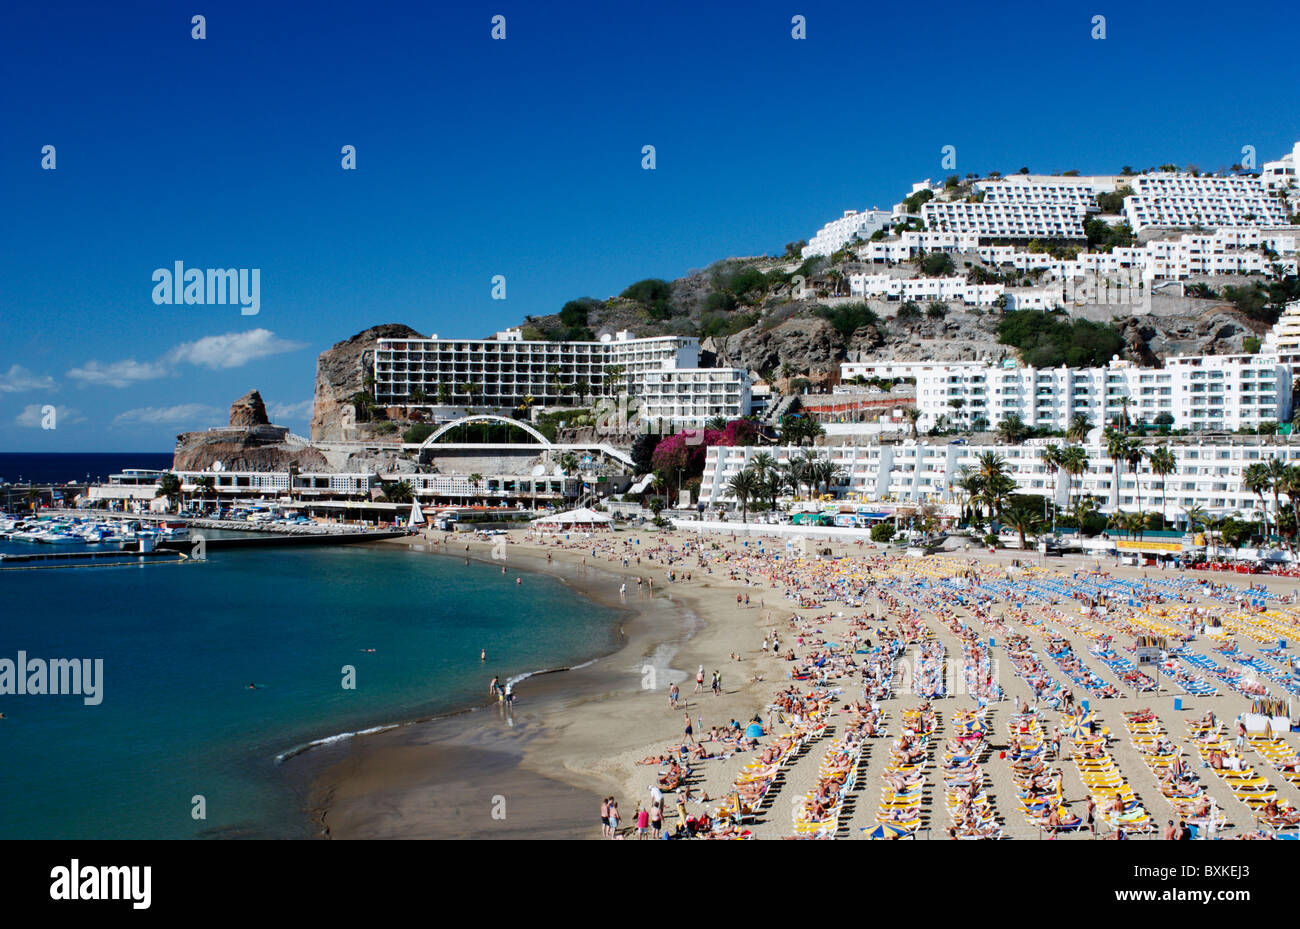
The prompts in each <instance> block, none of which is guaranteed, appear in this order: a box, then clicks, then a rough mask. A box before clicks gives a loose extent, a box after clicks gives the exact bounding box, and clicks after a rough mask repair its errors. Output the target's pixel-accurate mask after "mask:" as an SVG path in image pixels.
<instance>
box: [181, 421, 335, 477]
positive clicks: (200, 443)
mask: <svg viewBox="0 0 1300 929" xmlns="http://www.w3.org/2000/svg"><path fill="white" fill-rule="evenodd" d="M217 462H220V463H221V469H222V470H223V471H287V470H288V469H289V468H291V467H297V469H298V470H299V471H326V470H329V467H328V465H327V463H326V461H325V456H324V455H322V454H321V453H320V452H319V451H317V450H316V449H314V448H312V447H311V446H310V445H308V444H306V443H305V442H302V441H301V440H294V438H293V437H292V436H290V435H289V430H287V429H284V428H282V427H279V426H254V427H252V428H249V429H209V430H208V431H207V432H185V433H182V434H181V435H178V436H177V437H176V452H175V454H174V455H173V457H172V467H173V468H175V469H177V470H179V471H209V470H211V469H212V466H213V465H214V464H216V463H217Z"/></svg>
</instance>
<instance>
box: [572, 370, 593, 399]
mask: <svg viewBox="0 0 1300 929" xmlns="http://www.w3.org/2000/svg"><path fill="white" fill-rule="evenodd" d="M573 390H574V392H575V393H576V394H577V395H578V405H579V406H584V405H585V404H586V402H587V395H588V394H589V393H591V381H589V380H587V379H586V378H585V377H580V378H578V379H577V380H576V381H574V382H573Z"/></svg>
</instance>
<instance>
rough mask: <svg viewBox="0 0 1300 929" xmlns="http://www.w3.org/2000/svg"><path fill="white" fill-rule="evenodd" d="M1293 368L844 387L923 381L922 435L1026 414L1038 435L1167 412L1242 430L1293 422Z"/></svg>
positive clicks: (956, 372) (921, 370)
mask: <svg viewBox="0 0 1300 929" xmlns="http://www.w3.org/2000/svg"><path fill="white" fill-rule="evenodd" d="M1290 372H1291V369H1290V368H1289V367H1288V366H1287V365H1285V364H1283V363H1282V362H1281V361H1280V360H1279V358H1278V356H1277V355H1276V354H1259V355H1205V356H1177V357H1173V358H1169V359H1167V361H1166V367H1164V368H1142V367H1138V366H1137V365H1134V364H1132V363H1131V362H1128V361H1121V360H1118V359H1116V360H1113V361H1111V362H1110V364H1108V365H1107V366H1106V367H1104V368H1066V367H1061V368H1033V367H1021V366H1019V365H1016V364H1014V363H1011V362H1006V363H1000V364H995V363H992V362H935V361H921V362H890V361H883V362H845V363H843V364H842V365H841V366H840V377H841V379H842V380H846V381H847V380H850V379H852V378H855V377H858V376H862V377H867V378H882V379H890V380H897V379H899V378H913V379H915V381H916V406H917V409H919V410H920V412H921V417H920V419H919V420H918V421H917V428H918V429H931V428H934V427H935V426H936V425H938V424H939V422H940V420H941V419H942V420H944V421H945V422H946V423H947V424H949V425H952V426H956V427H965V428H972V427H974V426H975V424H976V421H977V420H983V421H984V428H986V429H996V428H997V426H998V425H999V424H1000V423H1001V422H1002V421H1003V420H1005V419H1007V418H1009V417H1011V416H1012V415H1015V416H1018V417H1019V418H1020V420H1021V421H1022V422H1023V423H1024V424H1025V425H1027V426H1030V427H1031V428H1036V429H1051V430H1054V431H1064V430H1065V429H1067V428H1068V427H1069V425H1070V422H1071V421H1072V420H1073V419H1074V417H1075V416H1079V415H1082V416H1086V417H1087V418H1088V420H1089V421H1090V422H1091V423H1092V424H1093V426H1094V427H1100V426H1103V425H1107V424H1109V423H1111V422H1113V421H1114V420H1116V419H1119V418H1120V417H1122V416H1123V415H1124V410H1125V406H1124V402H1123V401H1124V399H1125V398H1127V400H1128V414H1127V415H1128V418H1129V421H1130V422H1133V423H1139V422H1141V423H1146V424H1148V425H1151V424H1154V423H1155V422H1156V419H1157V417H1159V416H1160V414H1162V413H1167V414H1168V415H1169V416H1171V417H1173V423H1172V428H1174V429H1189V430H1197V431H1202V430H1214V431H1234V430H1236V429H1238V428H1241V427H1243V426H1246V427H1250V428H1257V427H1259V426H1261V425H1265V424H1270V423H1277V422H1284V421H1286V420H1288V419H1289V418H1290V416H1291V373H1290Z"/></svg>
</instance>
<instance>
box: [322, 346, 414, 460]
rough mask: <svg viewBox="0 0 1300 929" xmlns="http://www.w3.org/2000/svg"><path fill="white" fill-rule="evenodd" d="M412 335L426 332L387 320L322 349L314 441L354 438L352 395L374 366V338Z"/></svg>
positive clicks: (361, 385) (363, 388)
mask: <svg viewBox="0 0 1300 929" xmlns="http://www.w3.org/2000/svg"><path fill="white" fill-rule="evenodd" d="M409 338H415V339H418V338H423V336H422V335H421V334H420V333H418V332H416V331H415V330H414V329H412V328H411V327H410V326H403V325H402V324H400V323H386V324H384V325H382V326H371V327H370V328H369V329H366V330H365V331H364V332H358V333H357V334H356V335H354V336H352V338H350V339H345V340H344V341H342V342H339V343H337V344H336V345H334V346H333V347H332V348H328V349H326V350H325V351H323V352H321V354H320V357H319V358H318V359H316V399H315V403H314V405H313V407H312V416H311V437H312V440H313V441H316V442H338V441H342V440H345V439H349V438H355V435H353V431H354V430H355V427H356V410H355V409H354V408H353V406H352V403H351V401H350V398H351V397H352V396H353V395H355V394H357V393H360V392H361V391H363V390H365V389H366V383H365V376H366V373H367V372H369V371H371V370H372V369H373V368H374V360H375V342H376V341H378V340H379V339H409Z"/></svg>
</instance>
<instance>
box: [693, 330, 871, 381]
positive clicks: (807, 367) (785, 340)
mask: <svg viewBox="0 0 1300 929" xmlns="http://www.w3.org/2000/svg"><path fill="white" fill-rule="evenodd" d="M864 338H865V335H864ZM708 348H710V349H711V350H712V351H713V352H714V353H715V354H716V358H717V364H718V366H719V367H724V368H744V369H745V370H746V371H762V372H771V373H773V374H775V375H778V376H779V375H780V372H781V371H782V369H783V368H784V367H785V366H786V365H789V367H790V369H791V371H792V372H794V373H798V374H803V373H812V374H820V373H824V372H825V371H827V370H829V369H831V368H837V367H838V365H839V362H840V361H841V360H843V358H844V350H845V345H844V338H843V337H842V336H841V335H840V333H839V332H838V331H837V330H836V329H835V327H834V326H832V325H831V324H830V323H828V322H827V321H826V320H824V319H818V318H816V317H808V318H795V319H787V320H786V321H785V322H783V323H780V324H779V325H776V326H773V327H772V328H771V329H767V328H764V327H763V326H761V325H760V326H750V327H749V328H748V329H742V330H741V331H740V332H737V333H736V334H734V335H730V336H727V337H726V338H722V339H714V340H711V341H710V344H709V346H708Z"/></svg>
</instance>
